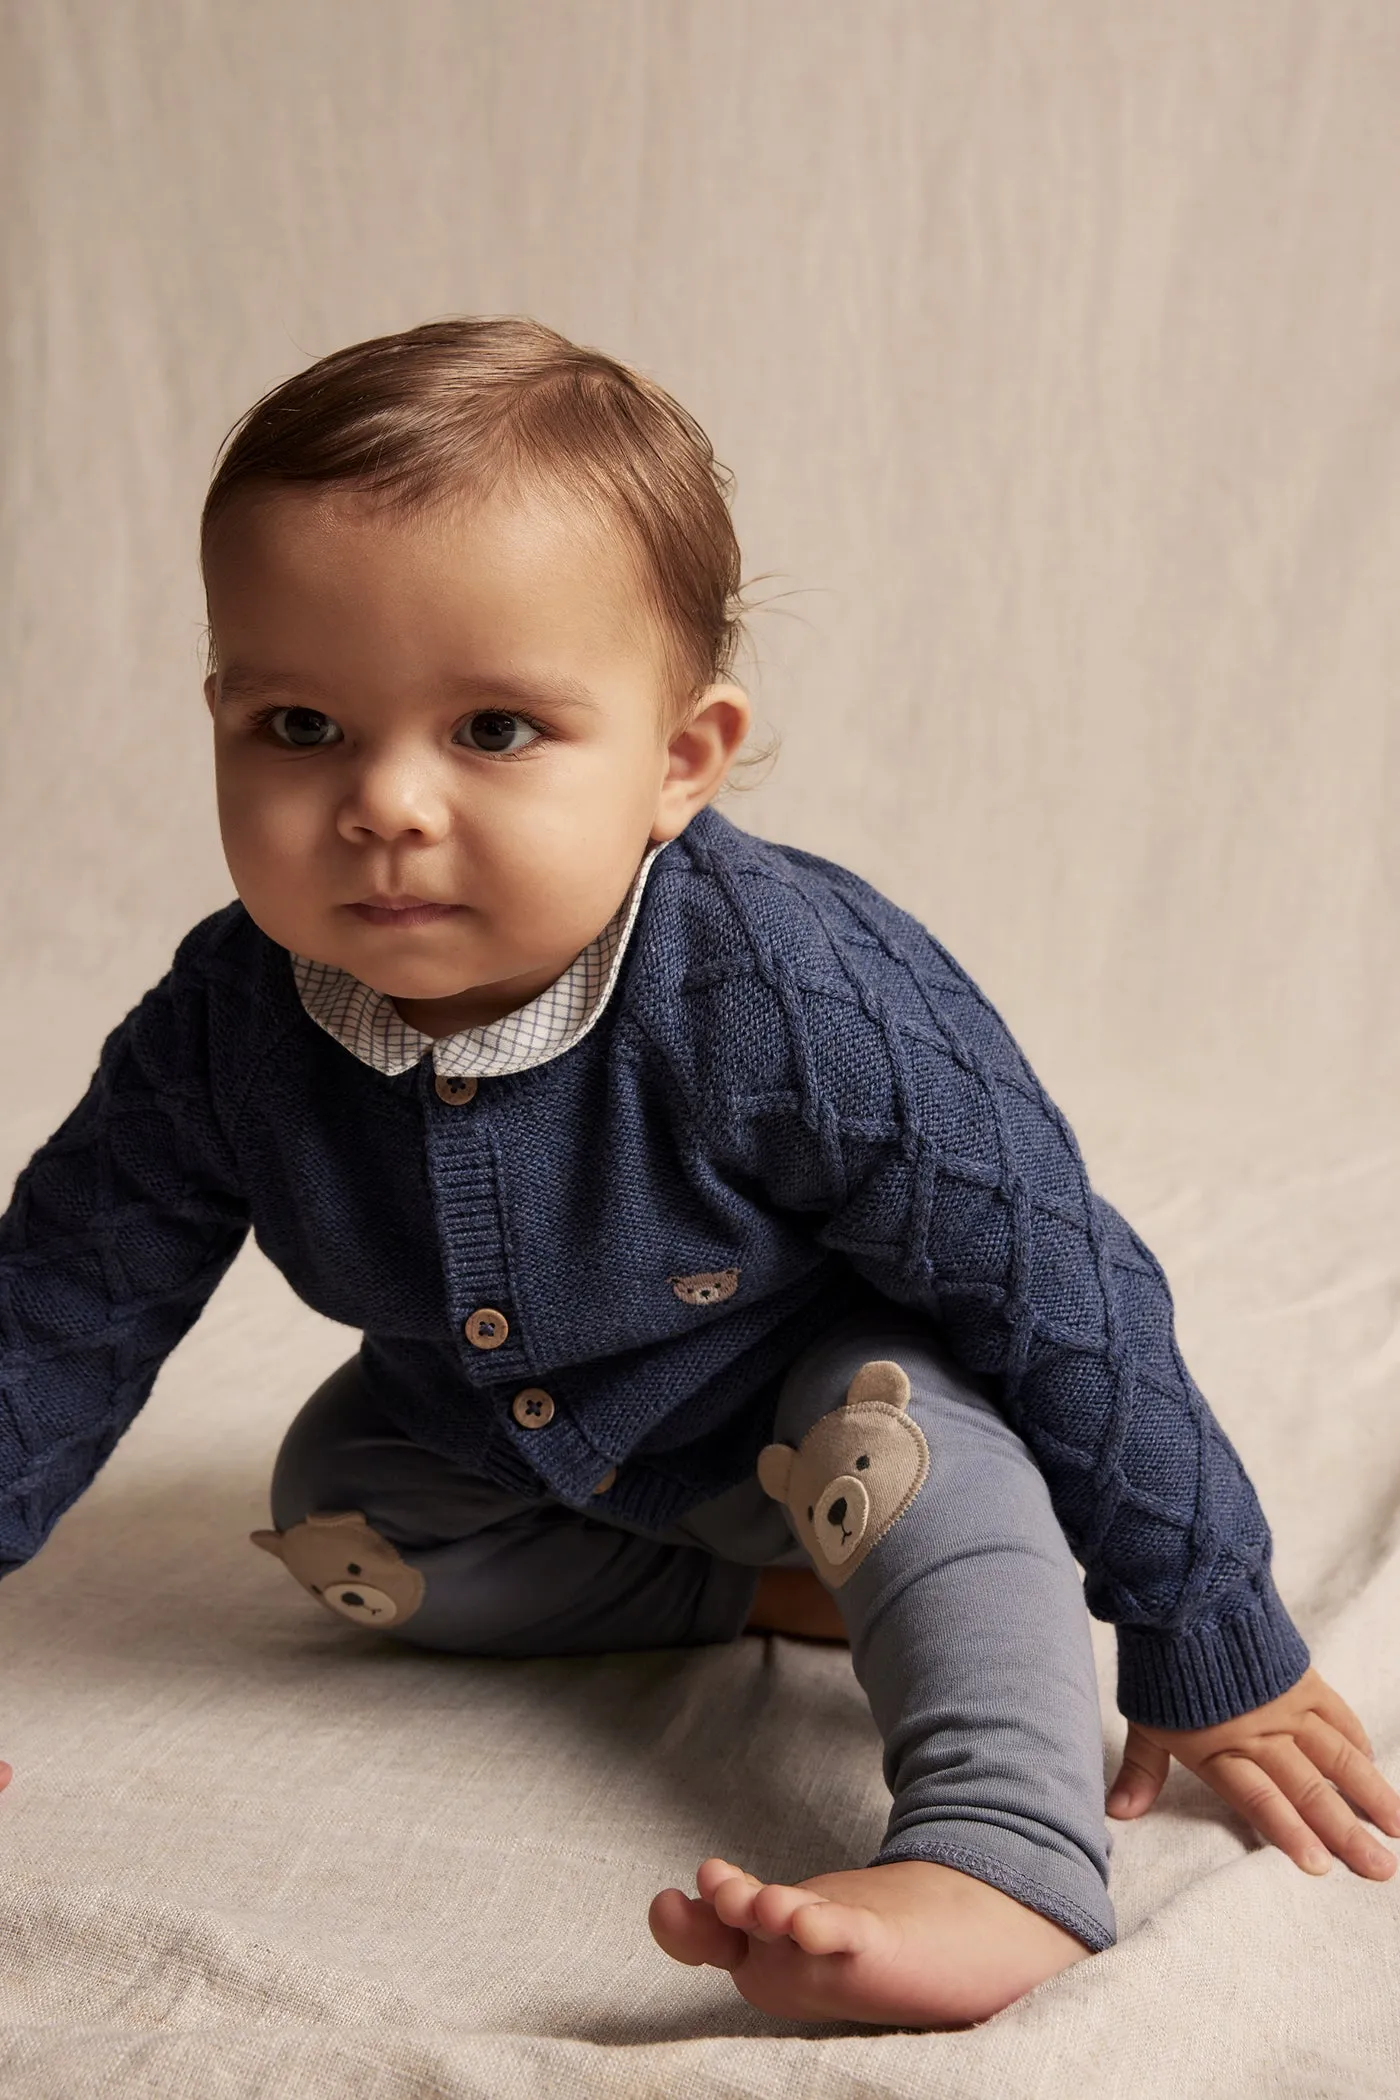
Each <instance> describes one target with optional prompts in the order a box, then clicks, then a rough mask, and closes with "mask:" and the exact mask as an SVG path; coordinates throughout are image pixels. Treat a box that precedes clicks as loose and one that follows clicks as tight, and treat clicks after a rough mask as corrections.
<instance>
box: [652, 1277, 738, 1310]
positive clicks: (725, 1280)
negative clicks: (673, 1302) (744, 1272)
mask: <svg viewBox="0 0 1400 2100" xmlns="http://www.w3.org/2000/svg"><path fill="white" fill-rule="evenodd" d="M666 1281H667V1282H668V1283H669V1284H670V1286H671V1289H672V1290H673V1291H674V1292H675V1294H676V1296H677V1297H678V1298H679V1299H680V1301H681V1304H682V1305H720V1304H722V1303H723V1302H724V1300H725V1299H726V1298H732V1297H733V1296H734V1293H735V1292H736V1291H737V1290H738V1288H739V1271H738V1270H737V1269H702V1270H700V1272H699V1274H698V1275H695V1276H668V1277H667V1279H666Z"/></svg>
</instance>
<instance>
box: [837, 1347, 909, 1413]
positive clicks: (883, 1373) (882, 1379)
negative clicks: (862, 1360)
mask: <svg viewBox="0 0 1400 2100" xmlns="http://www.w3.org/2000/svg"><path fill="white" fill-rule="evenodd" d="M909 1392H910V1386H909V1374H908V1372H907V1371H905V1370H903V1369H902V1368H901V1366H900V1365H899V1364H893V1363H888V1362H886V1361H885V1360H884V1359H883V1358H880V1359H877V1360H876V1361H875V1362H874V1363H868V1364H862V1365H861V1367H860V1369H859V1370H858V1371H857V1372H856V1375H855V1377H854V1378H853V1379H852V1380H851V1382H850V1384H849V1385H848V1386H847V1388H846V1405H847V1407H869V1406H870V1404H871V1403H872V1402H878V1403H879V1404H880V1405H881V1406H882V1407H898V1408H900V1409H904V1408H907V1407H908V1405H909Z"/></svg>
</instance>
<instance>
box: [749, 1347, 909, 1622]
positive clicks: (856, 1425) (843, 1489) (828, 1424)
mask: <svg viewBox="0 0 1400 2100" xmlns="http://www.w3.org/2000/svg"><path fill="white" fill-rule="evenodd" d="M908 1408H909V1379H908V1377H907V1375H906V1374H905V1372H903V1371H902V1370H901V1369H900V1367H899V1365H898V1364H896V1363H884V1362H880V1363H868V1364H862V1365H861V1367H860V1369H859V1370H858V1371H857V1372H856V1375H855V1377H854V1378H853V1379H852V1380H851V1382H850V1385H849V1386H848V1387H847V1388H846V1398H845V1400H844V1401H843V1403H842V1404H841V1406H840V1407H836V1408H833V1409H832V1411H831V1413H830V1414H826V1415H823V1416H822V1418H821V1420H820V1421H819V1422H815V1423H813V1425H812V1427H811V1428H810V1429H809V1430H808V1432H807V1434H806V1436H804V1437H803V1439H802V1442H801V1443H800V1444H799V1445H798V1446H797V1447H796V1448H794V1447H793V1446H792V1445H791V1444H768V1445H766V1446H765V1447H764V1449H763V1450H762V1451H760V1452H759V1454H758V1477H759V1481H760V1482H761V1484H762V1486H763V1487H764V1489H765V1490H766V1492H767V1493H768V1494H770V1495H771V1496H772V1497H773V1500H774V1501H775V1502H782V1503H785V1504H786V1505H787V1508H788V1509H789V1511H790V1512H791V1514H792V1519H793V1522H794V1523H795V1524H796V1526H797V1533H798V1537H799V1538H800V1539H801V1541H802V1544H803V1545H804V1546H805V1547H806V1548H807V1551H808V1552H809V1553H810V1554H811V1556H812V1565H813V1567H814V1568H815V1569H816V1571H817V1573H818V1575H820V1577H821V1579H822V1581H823V1582H824V1583H825V1584H826V1585H827V1587H828V1588H829V1589H833V1590H837V1589H840V1587H841V1585H842V1583H843V1582H846V1581H847V1580H848V1579H849V1578H850V1577H851V1576H852V1575H854V1573H855V1571H856V1569H857V1568H858V1567H859V1566H860V1564H861V1562H862V1561H864V1560H866V1559H868V1557H869V1555H870V1554H871V1553H872V1552H873V1551H874V1549H875V1547H876V1546H877V1545H878V1544H879V1542H880V1540H881V1539H882V1538H883V1537H884V1535H885V1533H886V1532H887V1531H888V1530H889V1528H890V1526H891V1525H892V1524H894V1523H896V1522H897V1521H898V1519H899V1518H900V1517H902V1516H903V1514H904V1512H905V1510H906V1509H908V1507H909V1505H910V1503H911V1502H912V1501H913V1499H914V1497H915V1496H916V1495H917V1494H918V1492H919V1489H920V1488H921V1487H922V1486H923V1484H924V1481H925V1480H926V1479H927V1477H928V1467H929V1452H928V1442H927V1439H926V1438H925V1436H924V1433H923V1431H922V1429H920V1427H919V1425H918V1423H917V1422H916V1421H914V1420H913V1418H912V1417H911V1416H910V1414H909V1412H908Z"/></svg>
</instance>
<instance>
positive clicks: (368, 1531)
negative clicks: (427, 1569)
mask: <svg viewBox="0 0 1400 2100" xmlns="http://www.w3.org/2000/svg"><path fill="white" fill-rule="evenodd" d="M249 1537H250V1538H251V1539H252V1541H253V1544H254V1545H255V1546H261V1547H262V1549H263V1551H264V1553H271V1554H273V1555H274V1556H275V1557H276V1559H278V1560H280V1561H281V1562H282V1563H283V1565H284V1566H285V1567H286V1568H287V1569H288V1570H289V1571H290V1573H291V1574H293V1575H295V1577H296V1579H297V1581H298V1582H299V1583H300V1584H301V1585H302V1588H303V1589H307V1590H310V1592H311V1594H312V1596H313V1597H315V1598H316V1599H317V1600H318V1601H319V1602H320V1603H322V1604H324V1605H325V1607H326V1609H327V1610H328V1611H333V1612H335V1613H336V1614H337V1615H338V1616H339V1617H340V1618H342V1619H350V1620H352V1621H353V1623H354V1624H355V1625H356V1626H366V1627H370V1628H374V1627H377V1626H378V1627H382V1626H402V1624H403V1622H404V1620H405V1619H408V1618H411V1617H412V1615H413V1613H414V1612H416V1611H417V1609H418V1607H419V1605H420V1604H421V1603H422V1602H423V1591H424V1588H425V1584H424V1581H423V1577H422V1575H421V1574H420V1573H419V1571H418V1569H417V1568H411V1567H409V1565H408V1563H407V1561H405V1560H402V1559H401V1558H400V1557H399V1552H398V1549H397V1547H395V1546H391V1545H390V1543H389V1541H388V1539H383V1538H381V1537H380V1536H379V1533H378V1532H377V1531H375V1530H373V1529H372V1528H371V1526H370V1525H369V1524H367V1523H366V1521H365V1516H364V1512H363V1510H358V1509H341V1510H319V1511H317V1512H316V1513H315V1514H314V1515H312V1516H309V1517H304V1518H303V1519H302V1521H301V1523H300V1524H293V1526H292V1528H291V1530H290V1531H254V1532H250V1533H249Z"/></svg>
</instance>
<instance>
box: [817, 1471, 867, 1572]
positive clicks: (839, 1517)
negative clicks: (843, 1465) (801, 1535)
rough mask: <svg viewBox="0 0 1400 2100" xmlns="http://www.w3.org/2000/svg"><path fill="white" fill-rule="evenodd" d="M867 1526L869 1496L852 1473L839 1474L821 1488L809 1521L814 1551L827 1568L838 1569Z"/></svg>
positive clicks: (851, 1551)
mask: <svg viewBox="0 0 1400 2100" xmlns="http://www.w3.org/2000/svg"><path fill="white" fill-rule="evenodd" d="M869 1523H870V1497H869V1495H868V1494H867V1493H866V1491H865V1486H864V1483H863V1482H862V1481H859V1480H857V1479H856V1477H855V1475H854V1473H842V1474H840V1475H839V1476H838V1477H837V1478H836V1479H835V1480H829V1481H828V1482H827V1484H826V1486H825V1487H824V1488H823V1489H822V1492H821V1496H820V1499H819V1500H818V1502H817V1504H816V1508H815V1511H814V1515H813V1520H812V1529H813V1531H814V1532H815V1534H816V1545H817V1551H818V1552H819V1553H820V1554H821V1557H822V1559H823V1560H824V1561H825V1562H826V1563H827V1565H828V1566H829V1567H833V1568H836V1567H839V1566H840V1565H841V1563H842V1561H845V1560H849V1559H850V1557H851V1555H852V1554H853V1553H854V1552H855V1550H856V1548H857V1546H859V1544H860V1542H861V1540H862V1539H863V1538H864V1537H865V1534H866V1530H867V1527H868V1526H869Z"/></svg>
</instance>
